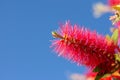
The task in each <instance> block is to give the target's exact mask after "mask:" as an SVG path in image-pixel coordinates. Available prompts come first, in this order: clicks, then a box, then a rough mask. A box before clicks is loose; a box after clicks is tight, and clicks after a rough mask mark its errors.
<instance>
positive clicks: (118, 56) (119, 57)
mask: <svg viewBox="0 0 120 80" xmlns="http://www.w3.org/2000/svg"><path fill="white" fill-rule="evenodd" d="M115 60H117V61H119V62H120V54H119V53H117V54H115Z"/></svg>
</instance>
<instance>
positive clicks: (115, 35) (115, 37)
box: [111, 29, 118, 44]
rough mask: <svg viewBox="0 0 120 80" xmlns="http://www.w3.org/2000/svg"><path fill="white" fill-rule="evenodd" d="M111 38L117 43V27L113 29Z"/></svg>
mask: <svg viewBox="0 0 120 80" xmlns="http://www.w3.org/2000/svg"><path fill="white" fill-rule="evenodd" d="M111 39H112V40H113V41H114V43H115V44H117V42H118V29H115V31H114V32H113V34H112V36H111Z"/></svg>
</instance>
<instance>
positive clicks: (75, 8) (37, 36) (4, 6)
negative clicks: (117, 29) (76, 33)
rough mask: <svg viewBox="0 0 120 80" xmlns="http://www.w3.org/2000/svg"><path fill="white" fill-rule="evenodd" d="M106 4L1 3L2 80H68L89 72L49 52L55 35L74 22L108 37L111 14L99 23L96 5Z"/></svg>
mask: <svg viewBox="0 0 120 80" xmlns="http://www.w3.org/2000/svg"><path fill="white" fill-rule="evenodd" d="M99 1H101V2H103V3H106V2H105V0H0V80H67V75H68V74H69V73H84V72H85V68H84V67H80V66H77V65H76V64H75V63H71V62H70V61H68V60H66V59H64V58H62V57H58V56H57V55H56V54H55V53H54V52H52V49H50V48H49V46H50V45H51V42H50V40H52V39H53V38H52V36H51V31H52V30H56V29H57V28H58V25H59V23H61V22H63V23H64V22H65V21H67V20H70V21H71V23H72V24H75V23H76V24H79V25H81V26H85V27H87V28H89V29H91V30H96V31H97V32H98V33H100V34H102V35H105V34H107V33H110V32H109V27H110V26H111V22H110V21H109V20H108V18H109V15H110V14H106V15H103V16H102V17H101V18H99V19H95V18H94V17H93V14H92V5H93V4H94V3H96V2H99Z"/></svg>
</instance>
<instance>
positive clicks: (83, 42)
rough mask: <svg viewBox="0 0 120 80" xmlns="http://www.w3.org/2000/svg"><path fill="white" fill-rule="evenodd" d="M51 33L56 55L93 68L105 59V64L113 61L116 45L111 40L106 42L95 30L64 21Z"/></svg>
mask: <svg viewBox="0 0 120 80" xmlns="http://www.w3.org/2000/svg"><path fill="white" fill-rule="evenodd" d="M52 35H53V36H54V38H56V39H55V40H53V43H52V47H53V48H54V50H55V51H56V52H57V53H58V55H59V56H63V57H65V58H67V59H69V60H72V61H73V62H76V63H77V64H81V65H85V66H88V67H90V68H94V67H96V66H97V65H98V64H100V63H103V62H106V61H107V62H108V63H107V64H111V62H114V53H115V48H116V46H115V45H114V44H113V42H112V41H111V42H109V44H108V41H107V40H106V39H105V37H103V36H102V35H98V34H97V33H96V32H95V31H93V32H91V31H90V30H88V29H86V28H83V27H79V26H78V25H74V26H72V25H71V24H70V22H66V24H65V25H61V26H60V29H59V30H58V31H57V32H52ZM104 67H105V65H104ZM108 67H109V66H108Z"/></svg>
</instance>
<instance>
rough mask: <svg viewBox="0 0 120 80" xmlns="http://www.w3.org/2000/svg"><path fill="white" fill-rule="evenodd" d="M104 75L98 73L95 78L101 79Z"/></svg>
mask: <svg viewBox="0 0 120 80" xmlns="http://www.w3.org/2000/svg"><path fill="white" fill-rule="evenodd" d="M103 76H104V75H99V74H97V75H96V77H95V80H100V79H101V78H102V77H103Z"/></svg>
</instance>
